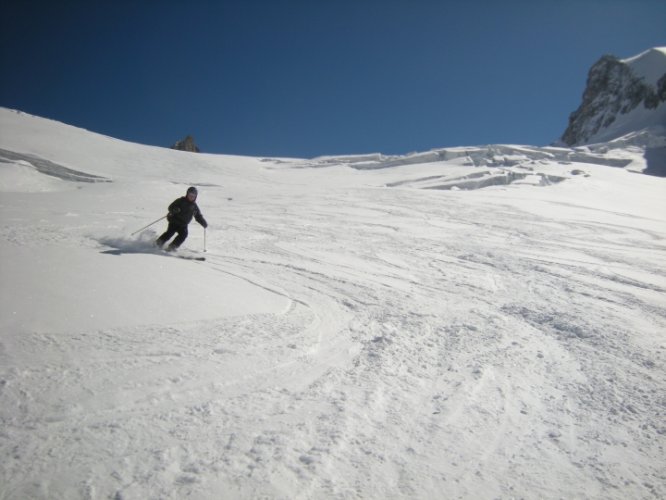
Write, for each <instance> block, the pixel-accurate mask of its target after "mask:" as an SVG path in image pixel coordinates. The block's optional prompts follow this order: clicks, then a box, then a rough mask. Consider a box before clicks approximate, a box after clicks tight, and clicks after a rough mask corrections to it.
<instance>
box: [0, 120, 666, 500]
mask: <svg viewBox="0 0 666 500" xmlns="http://www.w3.org/2000/svg"><path fill="white" fill-rule="evenodd" d="M0 129H1V130H2V134H1V135H0V150H2V151H4V154H2V155H0V195H1V198H0V214H1V216H2V217H1V219H0V234H1V235H2V238H1V239H0V266H1V267H0V279H1V281H0V283H1V284H0V291H1V297H0V299H1V300H0V424H1V425H0V456H2V457H3V458H2V460H1V461H0V498H3V499H4V498H7V499H23V498H40V499H41V498H43V499H52V498H68V499H71V498H104V499H106V498H115V499H145V498H165V499H181V498H228V499H232V498H233V499H236V498H285V499H286V498H290V499H291V498H378V499H379V498H381V499H385V498H410V499H411V498H459V497H462V498H521V497H524V498H604V499H606V498H617V499H626V498H663V497H664V496H666V484H665V477H664V470H666V458H665V453H664V446H665V444H666V423H665V422H666V418H665V415H664V413H665V411H666V406H665V405H666V372H665V363H664V361H665V355H666V339H665V335H666V333H665V332H666V240H665V238H666V196H665V195H666V180H665V179H663V178H658V177H652V176H647V175H642V174H639V173H634V172H632V170H633V171H641V170H643V168H644V167H645V163H644V159H643V157H642V152H641V151H639V150H638V149H637V148H633V147H631V146H627V147H624V148H620V149H611V150H606V149H604V150H603V151H601V150H599V149H598V148H597V150H593V149H594V148H592V149H590V148H583V149H578V150H575V151H574V150H564V149H557V148H531V147H527V146H493V147H483V148H450V149H447V150H441V151H435V152H428V153H421V154H414V155H409V156H406V157H383V156H382V155H360V156H351V157H339V158H330V157H329V158H318V159H314V160H301V159H255V158H241V157H231V156H214V155H195V154H188V153H182V152H176V151H170V150H166V149H160V148H154V147H145V146H140V145H136V144H129V143H125V142H121V141H118V140H114V139H110V138H106V137H102V136H99V135H95V134H91V133H89V132H86V131H83V130H80V129H75V128H72V127H68V126H65V125H62V124H59V123H56V122H51V121H48V120H43V119H40V118H35V117H31V116H28V115H24V114H18V113H15V112H12V111H9V110H5V109H1V110H0ZM609 165H613V166H609ZM498 178H504V179H503V180H502V179H499V180H497V179H498ZM491 179H495V180H491ZM189 185H196V186H197V187H198V188H199V192H200V196H199V200H198V202H199V205H200V207H201V209H202V211H203V213H204V215H205V217H206V218H207V220H208V221H209V223H210V226H209V228H208V230H207V233H206V239H205V241H204V231H203V229H202V228H201V227H200V226H198V225H197V224H196V223H195V222H193V223H192V225H191V226H190V238H189V239H188V240H187V242H186V243H185V245H184V247H183V250H182V252H181V253H182V254H183V255H197V256H205V257H206V259H207V260H206V261H205V262H197V261H191V260H184V259H179V258H176V257H173V256H167V255H163V254H160V253H159V252H157V251H156V250H155V249H154V248H153V247H152V246H151V244H150V243H151V241H152V240H153V238H155V237H156V236H157V235H158V234H159V233H160V232H161V231H163V230H164V228H165V224H164V221H160V222H159V223H157V224H155V225H154V226H151V227H150V228H148V229H147V230H146V231H145V232H143V233H140V234H138V235H136V236H130V235H131V233H132V232H134V231H136V230H137V229H139V228H141V227H142V226H145V225H147V224H149V223H150V222H151V221H153V220H156V219H158V218H159V217H161V216H163V215H164V214H165V213H166V207H167V205H168V204H169V203H170V202H171V201H173V199H175V198H177V197H179V196H182V195H183V194H184V192H185V189H186V188H187V186H189ZM204 243H205V245H206V250H207V251H206V252H205V253H204V252H203V249H204Z"/></svg>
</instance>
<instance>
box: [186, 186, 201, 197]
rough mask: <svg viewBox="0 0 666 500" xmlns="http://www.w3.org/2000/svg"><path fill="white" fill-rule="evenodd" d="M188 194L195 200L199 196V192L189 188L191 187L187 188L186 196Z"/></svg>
mask: <svg viewBox="0 0 666 500" xmlns="http://www.w3.org/2000/svg"><path fill="white" fill-rule="evenodd" d="M190 193H192V194H193V195H194V197H195V198H196V197H197V195H198V194H199V192H198V191H197V188H195V187H194V186H191V187H188V188H187V194H190Z"/></svg>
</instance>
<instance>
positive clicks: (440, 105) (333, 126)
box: [0, 0, 666, 157]
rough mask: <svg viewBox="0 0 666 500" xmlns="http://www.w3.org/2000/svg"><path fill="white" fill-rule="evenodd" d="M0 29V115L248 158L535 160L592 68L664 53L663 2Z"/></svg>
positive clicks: (193, 15) (167, 13)
mask: <svg viewBox="0 0 666 500" xmlns="http://www.w3.org/2000/svg"><path fill="white" fill-rule="evenodd" d="M0 17H1V21H0V40H1V52H0V56H1V59H0V64H1V72H2V75H1V76H0V105H2V106H5V107H9V108H13V109H19V110H22V111H25V112H27V113H31V114H36V115H39V116H44V117H47V118H53V119H56V120H59V121H63V122H66V123H69V124H72V125H75V126H78V127H83V128H86V129H88V130H92V131H95V132H99V133H103V134H106V135H110V136H113V137H117V138H119V139H124V140H129V141H133V142H138V143H143V144H152V145H159V146H169V145H171V144H172V143H174V142H175V141H176V140H179V139H182V138H183V137H184V136H185V135H187V134H192V135H193V136H194V137H195V139H196V142H197V143H198V145H199V146H200V147H201V149H202V150H203V151H205V152H210V153H228V154H243V155H253V156H296V157H313V156H317V155H325V154H351V153H369V152H382V153H386V154H404V153H408V152H412V151H423V150H428V149H431V148H437V147H446V146H464V145H475V144H489V143H521V144H532V145H544V144H548V143H550V142H552V141H553V140H556V139H557V138H559V136H560V135H561V134H562V132H563V131H564V129H565V127H566V125H567V120H568V116H569V114H570V113H571V112H572V111H574V110H575V109H576V107H577V106H578V105H579V104H580V100H581V95H582V92H583V89H584V86H585V79H586V77H587V72H588V70H589V68H590V66H591V65H592V64H593V63H594V62H595V61H596V60H597V59H598V58H599V57H601V56H602V55H603V54H607V53H610V54H615V55H617V56H619V57H628V56H632V55H635V54H637V53H639V52H642V51H643V50H646V49H648V48H650V47H653V46H663V45H666V21H665V20H666V2H664V1H663V0H577V1H575V0H552V1H551V0H524V1H522V0H515V1H512V0H504V1H499V0H497V1H494V0H488V1H480V0H479V1H477V0H459V1H445V0H441V1H436V0H220V1H207V2H206V1H196V0H190V1H175V0H161V1H158V0H145V1H141V0H136V1H129V0H107V1H96V0H86V1H80V2H79V1H73V0H58V1H54V0H50V1H43V2H37V1H31V0H5V1H4V2H2V6H1V7H0ZM0 133H1V131H0Z"/></svg>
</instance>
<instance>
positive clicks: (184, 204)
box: [155, 186, 208, 252]
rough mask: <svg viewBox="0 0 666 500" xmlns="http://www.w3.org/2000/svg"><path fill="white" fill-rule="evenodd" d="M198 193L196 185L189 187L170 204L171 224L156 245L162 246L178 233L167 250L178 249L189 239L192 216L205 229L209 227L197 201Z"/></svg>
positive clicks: (169, 217) (168, 216)
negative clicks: (183, 194)
mask: <svg viewBox="0 0 666 500" xmlns="http://www.w3.org/2000/svg"><path fill="white" fill-rule="evenodd" d="M197 195H198V192H197V188H195V187H194V186H192V187H189V188H187V193H186V194H185V196H181V197H180V198H178V199H177V200H175V201H174V202H173V203H172V204H171V205H169V214H168V215H167V220H168V221H169V226H168V227H167V230H166V231H165V232H164V234H162V236H160V237H159V238H157V240H155V245H157V246H158V247H159V248H162V246H164V244H165V243H166V242H167V241H169V240H170V239H171V237H172V236H173V235H174V234H176V233H178V236H176V238H175V239H174V240H173V241H172V242H171V243H170V244H169V246H168V247H167V251H169V252H173V251H174V250H176V249H177V248H178V247H179V246H180V245H181V244H182V243H183V241H185V239H187V225H188V224H189V223H190V222H192V217H194V219H195V220H196V221H197V222H198V223H199V224H201V225H202V226H203V227H204V229H205V228H207V227H208V223H207V222H206V219H204V217H203V215H202V214H201V210H199V206H198V205H197V203H196V199H197Z"/></svg>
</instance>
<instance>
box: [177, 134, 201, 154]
mask: <svg viewBox="0 0 666 500" xmlns="http://www.w3.org/2000/svg"><path fill="white" fill-rule="evenodd" d="M171 149H177V150H179V151H188V152H190V153H200V152H201V151H200V150H199V147H198V146H197V145H196V143H195V142H194V137H192V136H191V135H188V136H187V137H185V139H183V140H182V141H178V142H177V143H176V144H174V145H173V146H171Z"/></svg>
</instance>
